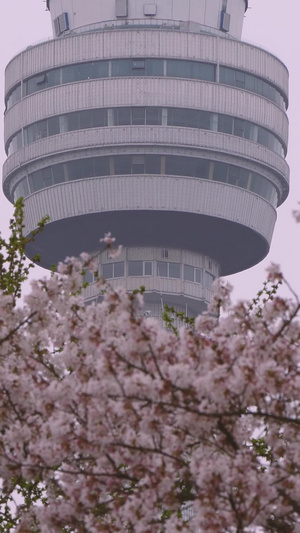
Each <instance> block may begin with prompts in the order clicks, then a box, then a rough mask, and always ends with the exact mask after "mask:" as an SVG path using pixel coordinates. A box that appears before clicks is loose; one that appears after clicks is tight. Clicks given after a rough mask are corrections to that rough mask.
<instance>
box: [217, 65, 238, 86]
mask: <svg viewBox="0 0 300 533" xmlns="http://www.w3.org/2000/svg"><path fill="white" fill-rule="evenodd" d="M234 73H235V71H234V70H233V69H232V68H227V67H220V83H225V84H226V85H235V75H234Z"/></svg>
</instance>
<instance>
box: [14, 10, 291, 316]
mask: <svg viewBox="0 0 300 533" xmlns="http://www.w3.org/2000/svg"><path fill="white" fill-rule="evenodd" d="M47 7H48V9H49V10H50V14H51V19H52V25H53V33H54V39H53V40H51V41H46V42H44V43H42V44H39V45H37V46H32V47H29V48H27V49H26V50H25V51H23V52H22V53H21V54H19V55H18V56H16V57H15V58H14V59H13V60H12V61H11V62H10V63H9V65H8V67H7V70H6V112H5V146H6V152H7V155H8V158H7V160H6V162H5V164H4V176H3V178H4V181H3V188H4V192H5V194H6V196H7V198H8V199H9V200H11V201H14V200H16V199H17V198H18V197H20V196H23V197H24V199H25V224H26V228H25V231H26V232H27V233H30V232H31V231H32V230H33V229H34V228H35V227H36V225H37V223H38V221H39V220H40V219H41V218H42V217H43V216H45V215H46V214H48V215H49V216H50V219H51V220H50V223H49V224H48V225H47V227H46V229H45V231H44V232H43V233H42V234H41V235H40V236H38V238H37V240H36V241H35V243H34V245H31V247H29V249H28V254H29V255H33V254H35V253H40V254H41V264H42V266H45V267H46V268H49V267H50V266H51V265H52V264H53V263H56V262H57V261H58V260H62V259H64V257H65V256H67V255H78V254H79V253H80V252H81V251H83V250H84V251H88V252H92V253H96V254H97V257H98V261H99V272H100V273H101V274H103V275H104V276H105V277H106V278H108V279H110V280H111V283H112V284H122V285H124V287H126V288H127V289H128V290H133V289H135V288H137V287H139V286H140V285H144V286H145V287H146V293H145V299H146V308H147V310H149V311H150V312H151V313H152V315H159V314H160V312H161V305H162V302H163V303H164V304H165V303H167V304H170V305H174V306H175V307H176V308H177V309H178V310H183V311H185V312H187V313H188V314H191V315H195V314H198V313H199V312H201V311H202V310H203V309H205V307H206V305H207V303H208V302H209V300H210V296H211V284H212V281H213V279H214V278H215V277H217V276H219V275H227V274H232V273H235V272H239V271H241V270H244V269H246V268H249V267H251V266H252V265H254V264H256V263H257V262H259V261H260V260H261V259H263V257H265V256H266V254H267V253H268V250H269V246H270V242H271V238H272V233H273V229H274V225H275V221H276V208H277V206H278V205H280V204H281V203H282V202H283V201H284V200H285V198H286V196H287V194H288V177H289V171H288V166H287V164H286V162H285V155H286V149H287V136H288V121H287V117H286V108H287V87H288V73H287V70H286V68H285V66H284V65H283V64H282V63H281V62H280V61H279V60H278V59H277V58H276V57H274V56H273V55H272V54H270V53H268V52H266V51H264V50H262V49H261V48H258V47H255V46H253V45H249V44H247V43H245V42H243V41H241V40H240V39H241V32H242V25H243V18H244V14H245V11H246V10H247V8H248V2H247V1H246V0H185V1H184V2H182V0H155V1H154V2H153V3H147V2H146V1H144V0H89V1H88V3H87V2H84V1H83V0H48V2H47ZM107 231H111V232H112V234H113V235H114V236H116V237H117V240H118V243H122V244H123V245H124V248H123V251H122V253H121V255H120V256H119V257H118V258H116V259H110V258H109V257H108V256H107V253H106V252H105V251H101V246H100V243H99V238H100V237H101V236H102V235H103V233H104V232H107ZM91 281H92V280H91ZM95 297H97V293H96V292H95V286H94V285H93V283H91V285H90V286H89V287H88V289H87V298H88V299H90V300H92V299H93V298H95Z"/></svg>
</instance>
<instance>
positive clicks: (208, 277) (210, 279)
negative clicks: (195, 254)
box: [205, 271, 215, 289]
mask: <svg viewBox="0 0 300 533" xmlns="http://www.w3.org/2000/svg"><path fill="white" fill-rule="evenodd" d="M214 280H215V276H213V275H212V274H211V273H210V272H207V271H205V285H206V286H207V287H208V288H209V289H211V288H212V284H213V282H214Z"/></svg>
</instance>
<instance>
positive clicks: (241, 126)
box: [233, 118, 245, 137]
mask: <svg viewBox="0 0 300 533" xmlns="http://www.w3.org/2000/svg"><path fill="white" fill-rule="evenodd" d="M244 131H245V121H244V120H241V119H239V118H235V119H234V128H233V135H237V136H238V137H244Z"/></svg>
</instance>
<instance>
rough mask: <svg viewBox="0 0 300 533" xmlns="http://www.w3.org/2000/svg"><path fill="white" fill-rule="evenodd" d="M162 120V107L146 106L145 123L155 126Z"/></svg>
mask: <svg viewBox="0 0 300 533" xmlns="http://www.w3.org/2000/svg"><path fill="white" fill-rule="evenodd" d="M161 122H162V109H161V108H160V107H147V108H146V124H148V125H153V126H157V125H160V124H161Z"/></svg>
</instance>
